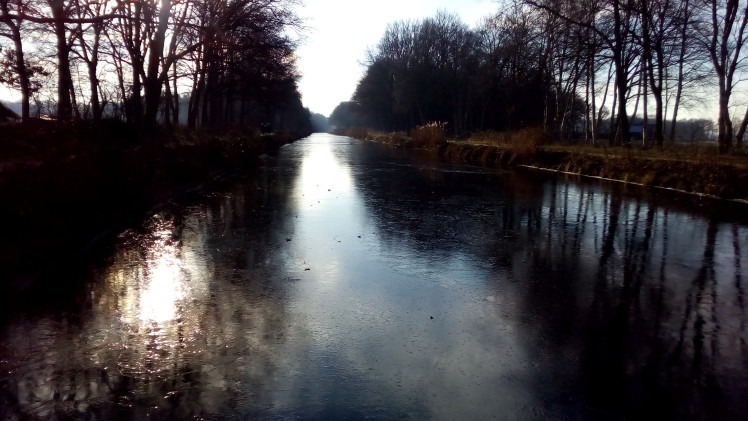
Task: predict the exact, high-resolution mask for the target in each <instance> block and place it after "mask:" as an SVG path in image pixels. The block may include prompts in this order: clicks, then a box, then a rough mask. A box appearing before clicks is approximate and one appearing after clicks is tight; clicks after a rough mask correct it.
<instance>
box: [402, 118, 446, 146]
mask: <svg viewBox="0 0 748 421" xmlns="http://www.w3.org/2000/svg"><path fill="white" fill-rule="evenodd" d="M410 137H411V138H412V139H413V144H414V146H416V147H435V146H439V145H443V144H445V143H447V123H445V122H442V121H432V122H431V123H428V124H424V125H423V126H418V127H416V128H415V129H413V131H412V132H411V133H410Z"/></svg>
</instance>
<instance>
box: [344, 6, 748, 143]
mask: <svg viewBox="0 0 748 421" xmlns="http://www.w3.org/2000/svg"><path fill="white" fill-rule="evenodd" d="M501 5H502V6H501V7H500V8H499V9H498V12H497V13H496V14H495V15H493V16H489V17H486V18H485V19H483V20H482V21H481V22H480V23H479V24H478V25H477V26H476V27H474V28H471V27H469V26H468V25H466V24H465V23H464V22H462V21H461V20H460V18H459V17H458V16H456V15H454V14H450V13H447V12H439V13H438V14H436V16H434V17H431V18H426V19H422V20H411V21H399V22H393V23H391V24H390V25H389V26H388V27H387V28H386V31H385V32H384V35H383V36H382V38H381V40H380V41H379V43H378V44H377V45H376V46H375V47H373V48H372V49H371V51H369V53H368V58H367V61H366V72H365V75H364V77H363V78H362V79H361V81H360V82H359V84H358V86H357V88H356V91H355V93H354V95H353V97H352V98H351V100H350V101H346V102H344V103H341V104H340V105H339V106H338V108H337V109H336V110H335V112H334V113H333V115H332V116H331V122H332V123H333V124H336V125H338V126H351V125H361V126H366V127H369V128H373V129H379V130H392V131H409V130H411V129H413V128H415V127H418V126H421V125H425V124H427V123H430V122H442V123H446V125H447V127H448V128H449V130H450V131H451V132H452V134H454V135H457V136H461V135H466V134H469V133H472V132H477V131H484V130H517V129H522V128H527V127H535V128H542V129H543V130H544V131H545V132H546V133H550V134H551V135H552V136H553V138H555V139H572V138H573V139H584V140H585V141H588V142H590V143H591V144H593V145H597V144H598V143H599V142H600V141H601V140H602V139H608V141H609V144H611V145H625V144H629V142H630V141H631V140H632V126H633V125H634V124H637V125H639V126H640V127H642V126H643V127H646V128H647V129H646V130H643V132H644V133H643V134H645V135H644V137H645V139H644V140H643V142H644V144H645V145H655V146H660V147H661V146H662V145H663V144H664V142H666V141H674V140H675V139H678V138H683V137H687V136H688V135H687V133H684V132H685V131H691V130H692V129H693V127H694V124H696V123H699V124H702V125H703V123H709V121H710V120H714V121H716V122H717V124H716V136H715V137H716V140H717V142H718V144H719V149H720V151H722V152H727V151H730V150H734V149H736V148H740V147H741V146H742V144H743V140H744V137H745V133H746V129H748V109H746V108H744V107H745V105H743V104H740V103H739V101H738V100H736V98H738V99H739V96H738V95H735V94H736V92H737V90H738V89H739V86H738V85H739V82H740V81H741V79H744V76H745V74H744V70H745V69H744V62H745V58H746V48H745V47H744V44H745V42H746V37H747V36H748V34H746V25H747V24H748V1H744V0H509V1H504V2H501ZM712 98H713V99H714V100H715V102H716V103H717V104H718V108H717V110H716V111H715V113H716V114H717V115H713V116H712V115H710V116H700V117H703V118H700V119H697V121H694V120H689V121H688V122H685V123H690V124H681V123H680V121H679V119H680V116H681V115H682V113H683V111H684V110H685V109H687V107H688V105H689V103H690V104H694V103H700V102H704V101H706V100H710V99H712ZM741 107H742V109H741ZM707 118H708V119H707ZM712 124H713V123H712ZM707 125H708V124H707ZM686 128H688V130H686ZM679 131H680V133H679Z"/></svg>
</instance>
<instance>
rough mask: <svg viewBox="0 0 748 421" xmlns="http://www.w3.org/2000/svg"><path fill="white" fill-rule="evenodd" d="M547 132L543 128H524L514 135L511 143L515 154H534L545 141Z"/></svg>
mask: <svg viewBox="0 0 748 421" xmlns="http://www.w3.org/2000/svg"><path fill="white" fill-rule="evenodd" d="M545 139H546V136H545V132H544V131H543V130H541V129H537V128H530V129H522V130H520V131H518V132H516V133H514V134H513V135H512V138H511V141H510V145H511V147H512V151H514V154H515V156H518V157H520V156H532V155H535V153H536V152H537V151H538V146H540V145H542V144H544V143H545Z"/></svg>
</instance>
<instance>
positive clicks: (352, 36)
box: [297, 0, 499, 116]
mask: <svg viewBox="0 0 748 421" xmlns="http://www.w3.org/2000/svg"><path fill="white" fill-rule="evenodd" d="M498 7H499V6H498V4H497V1H496V0H378V1H372V2H368V1H367V2H362V1H352V0H304V6H303V7H302V8H301V9H300V10H299V15H300V16H301V17H302V18H304V19H305V20H306V26H307V27H308V28H309V29H308V31H306V33H305V34H304V36H305V41H304V42H303V44H302V46H301V47H300V48H299V49H298V50H297V54H298V62H297V66H298V69H299V71H300V72H301V75H302V78H301V81H300V83H299V91H301V95H302V96H303V98H302V101H303V103H304V106H306V107H308V108H309V109H310V110H311V111H312V112H315V113H320V114H323V115H326V116H329V115H330V114H331V113H332V111H333V109H335V107H336V106H337V105H338V104H339V103H340V102H341V101H348V100H350V98H351V96H352V95H353V91H354V89H356V84H357V83H358V81H359V79H360V78H361V76H362V75H363V72H364V70H365V69H364V66H363V64H362V63H363V62H364V60H365V59H366V50H367V48H369V47H372V48H373V47H375V46H376V44H377V43H378V42H379V40H380V39H381V38H382V35H384V31H385V30H386V29H387V24H388V23H390V22H395V21H398V20H404V19H421V18H426V17H431V16H434V15H436V12H437V11H439V10H445V11H447V12H454V13H457V14H458V15H460V17H462V20H463V21H464V22H465V23H466V24H468V25H470V26H473V25H475V24H476V23H477V22H478V21H479V20H480V19H481V18H484V17H486V16H489V15H490V14H492V13H494V12H496V11H497V9H498Z"/></svg>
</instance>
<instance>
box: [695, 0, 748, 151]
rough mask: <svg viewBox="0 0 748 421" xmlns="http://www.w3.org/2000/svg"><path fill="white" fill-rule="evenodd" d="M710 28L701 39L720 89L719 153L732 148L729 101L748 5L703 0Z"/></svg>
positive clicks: (735, 0) (737, 0) (727, 0)
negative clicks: (703, 41)
mask: <svg viewBox="0 0 748 421" xmlns="http://www.w3.org/2000/svg"><path fill="white" fill-rule="evenodd" d="M705 1H706V7H707V9H708V13H709V22H710V23H709V24H708V25H706V26H705V28H704V38H705V41H706V47H707V50H708V51H709V55H710V56H711V59H712V64H713V66H714V71H715V74H716V77H717V81H718V85H719V117H718V119H717V141H718V143H719V149H720V151H721V152H727V151H729V150H730V149H731V148H732V145H733V124H732V120H731V118H730V97H731V96H732V92H733V88H734V87H735V82H736V81H735V73H736V71H737V70H738V66H739V64H740V62H741V59H742V50H743V44H745V41H746V33H745V29H746V25H748V1H742V0H705Z"/></svg>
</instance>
